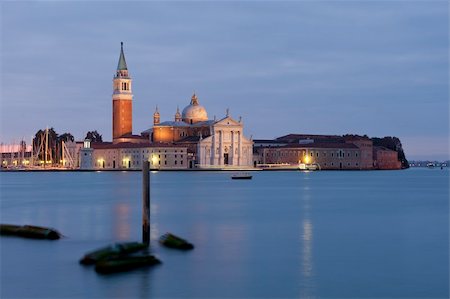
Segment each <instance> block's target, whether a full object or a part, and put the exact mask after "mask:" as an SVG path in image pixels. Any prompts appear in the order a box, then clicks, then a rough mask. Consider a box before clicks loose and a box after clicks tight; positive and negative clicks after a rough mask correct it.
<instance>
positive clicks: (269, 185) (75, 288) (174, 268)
mask: <svg viewBox="0 0 450 299" xmlns="http://www.w3.org/2000/svg"><path fill="white" fill-rule="evenodd" d="M0 179H1V214H0V215H1V222H2V223H14V224H34V225H42V226H50V227H54V228H56V229H58V230H59V231H61V232H62V233H63V234H64V235H65V236H66V237H65V238H63V239H61V240H58V241H42V240H27V239H20V238H14V237H1V238H0V242H1V260H0V261H1V293H0V297H1V298H182V297H187V298H329V297H339V298H364V297H371V298H388V297H389V298H393V297H403V298H413V297H415V298H430V297H433V298H434V297H437V298H447V297H448V296H449V289H448V286H449V272H448V271H449V256H448V254H449V172H448V170H440V169H435V170H430V169H411V170H405V171H367V172H365V171H355V172H338V171H336V172H333V171H328V172H327V171H322V172H320V171H319V172H309V173H302V172H257V173H254V177H253V180H251V181H239V180H238V181H236V180H231V179H230V173H224V172H158V173H152V174H151V195H152V199H151V209H152V211H151V223H152V229H151V242H152V251H153V252H154V253H155V254H156V255H157V256H158V257H159V258H160V259H161V260H162V261H163V264H162V265H159V266H156V267H153V268H150V269H140V270H136V271H132V272H128V273H120V274H114V275H109V276H103V275H98V274H97V273H95V271H94V270H93V269H92V268H89V267H88V268H86V267H83V266H81V265H79V264H78V260H79V258H80V257H81V256H82V255H83V254H84V253H85V252H87V251H90V250H93V249H96V248H98V247H102V246H105V245H107V244H110V243H112V242H115V241H139V240H140V239H141V213H142V212H141V173H139V172H79V173H77V172H67V173H54V172H48V173H42V172H40V173H0ZM167 231H170V232H173V233H175V234H178V235H180V236H182V237H185V238H187V239H188V240H189V241H191V242H192V243H194V244H195V246H196V248H195V249H194V250H193V251H189V252H179V251H176V250H170V249H166V248H163V247H160V246H159V244H158V243H157V238H158V236H160V235H162V234H163V233H165V232H167Z"/></svg>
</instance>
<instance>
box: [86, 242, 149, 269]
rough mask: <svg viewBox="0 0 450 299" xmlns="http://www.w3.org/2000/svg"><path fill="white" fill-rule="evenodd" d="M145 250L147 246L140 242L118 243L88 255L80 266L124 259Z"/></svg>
mask: <svg viewBox="0 0 450 299" xmlns="http://www.w3.org/2000/svg"><path fill="white" fill-rule="evenodd" d="M145 248H147V245H146V244H144V243H139V242H125V243H116V244H113V245H110V246H106V247H103V248H100V249H97V250H94V251H92V252H89V253H87V254H86V255H85V256H83V258H81V260H80V264H83V265H93V264H95V263H96V262H99V261H102V260H106V259H114V258H119V257H124V256H126V255H127V254H130V253H134V252H138V251H140V250H143V249H145Z"/></svg>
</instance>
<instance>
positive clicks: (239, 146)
mask: <svg viewBox="0 0 450 299" xmlns="http://www.w3.org/2000/svg"><path fill="white" fill-rule="evenodd" d="M237 133H238V165H239V166H241V165H242V136H241V131H238V132H237Z"/></svg>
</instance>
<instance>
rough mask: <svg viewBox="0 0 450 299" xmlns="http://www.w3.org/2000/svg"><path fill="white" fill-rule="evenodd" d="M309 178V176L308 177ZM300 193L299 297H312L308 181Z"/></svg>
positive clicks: (311, 241)
mask: <svg viewBox="0 0 450 299" xmlns="http://www.w3.org/2000/svg"><path fill="white" fill-rule="evenodd" d="M308 179H309V178H308ZM303 182H304V183H305V185H304V186H303V190H304V192H303V193H302V217H303V221H302V223H301V228H300V232H301V236H300V238H301V244H302V245H303V246H302V252H301V267H302V271H301V274H302V275H301V277H302V283H301V289H300V297H301V298H314V296H315V279H314V271H313V270H314V263H313V224H312V221H311V216H310V214H311V187H310V186H309V182H305V181H303Z"/></svg>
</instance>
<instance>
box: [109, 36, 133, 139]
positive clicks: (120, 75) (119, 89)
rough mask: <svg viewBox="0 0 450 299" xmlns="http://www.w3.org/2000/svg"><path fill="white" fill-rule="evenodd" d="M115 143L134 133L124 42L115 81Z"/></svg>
mask: <svg viewBox="0 0 450 299" xmlns="http://www.w3.org/2000/svg"><path fill="white" fill-rule="evenodd" d="M112 100H113V142H117V139H118V138H120V137H124V136H127V135H131V134H132V133H133V114H132V110H133V109H132V108H133V106H132V100H133V94H132V92H131V78H130V76H129V74H128V67H127V63H126V60H125V54H124V52H123V42H121V43H120V56H119V63H118V64H117V70H116V74H115V76H114V79H113V95H112Z"/></svg>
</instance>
